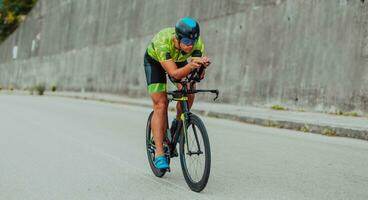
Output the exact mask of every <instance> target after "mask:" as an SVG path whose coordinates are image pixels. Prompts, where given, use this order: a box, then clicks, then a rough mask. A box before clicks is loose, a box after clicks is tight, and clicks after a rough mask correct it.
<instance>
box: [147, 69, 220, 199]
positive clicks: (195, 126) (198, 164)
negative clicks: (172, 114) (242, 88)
mask: <svg viewBox="0 0 368 200" xmlns="http://www.w3.org/2000/svg"><path fill="white" fill-rule="evenodd" d="M203 70H204V67H203V66H202V67H201V68H200V69H199V70H194V71H193V72H192V73H191V74H190V75H189V76H187V77H186V78H184V79H183V80H181V81H179V82H180V83H181V85H182V86H183V87H182V88H181V89H180V90H175V91H169V92H167V95H168V101H169V103H170V102H172V101H179V102H180V107H181V110H182V114H181V120H180V121H179V123H178V125H177V127H176V129H175V130H174V128H172V127H169V123H168V121H167V124H168V126H167V127H168V128H167V130H166V134H165V138H164V150H165V155H166V157H167V160H168V162H169V163H170V159H172V158H174V157H177V156H178V153H177V150H176V146H177V144H179V155H180V163H181V168H182V172H183V175H184V178H185V181H186V183H187V185H188V186H189V188H190V189H191V190H193V191H195V192H200V191H202V190H203V189H204V188H205V187H206V185H207V182H208V179H209V176H210V171H211V149H210V141H209V138H208V134H207V130H206V127H205V125H204V124H203V122H202V120H201V119H200V118H199V117H198V116H197V115H195V114H193V113H191V112H190V110H189V105H188V95H189V94H195V93H214V94H216V97H215V98H214V101H215V100H216V99H217V98H218V95H219V91H218V90H197V89H194V87H193V86H194V84H195V83H197V82H200V81H201V79H200V75H201V74H202V72H203ZM152 115H153V111H152V112H151V114H150V115H149V117H148V120H147V127H146V148H147V156H148V161H149V165H150V167H151V169H152V172H153V173H154V174H155V175H156V176H157V177H163V176H164V175H165V173H166V172H170V168H169V169H167V170H159V169H157V168H156V167H155V165H154V161H155V149H156V147H155V142H154V140H153V134H152V131H151V119H152ZM167 119H168V118H167Z"/></svg>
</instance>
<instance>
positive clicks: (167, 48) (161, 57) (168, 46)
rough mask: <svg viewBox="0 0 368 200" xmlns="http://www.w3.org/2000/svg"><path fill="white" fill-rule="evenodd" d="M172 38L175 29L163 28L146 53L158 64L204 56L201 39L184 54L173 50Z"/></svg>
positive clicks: (175, 49)
mask: <svg viewBox="0 0 368 200" xmlns="http://www.w3.org/2000/svg"><path fill="white" fill-rule="evenodd" d="M173 36H175V28H165V29H162V30H161V31H160V32H158V33H157V34H156V35H155V36H154V37H153V39H152V41H151V43H150V44H149V45H148V47H147V53H148V55H149V56H150V57H152V58H153V59H155V60H156V61H158V62H162V61H165V60H170V59H171V60H172V61H174V62H184V61H186V60H187V59H188V58H189V57H202V55H204V44H203V42H202V39H201V37H199V39H198V41H197V42H196V43H195V44H194V46H193V49H192V51H191V52H189V53H185V52H182V51H180V50H179V49H177V48H175V45H174V41H173Z"/></svg>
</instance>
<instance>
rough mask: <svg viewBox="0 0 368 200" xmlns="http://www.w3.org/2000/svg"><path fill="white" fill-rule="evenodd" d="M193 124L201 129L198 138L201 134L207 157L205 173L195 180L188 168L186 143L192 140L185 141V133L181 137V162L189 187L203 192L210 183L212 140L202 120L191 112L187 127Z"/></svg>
mask: <svg viewBox="0 0 368 200" xmlns="http://www.w3.org/2000/svg"><path fill="white" fill-rule="evenodd" d="M193 125H194V126H195V127H197V128H198V130H199V131H197V138H199V135H200V137H201V138H202V140H203V147H201V148H204V151H203V152H204V155H205V158H204V160H205V164H204V170H203V174H202V176H201V178H200V179H199V180H198V181H195V180H193V178H192V174H191V172H190V170H188V164H189V163H188V160H187V159H186V154H187V153H186V152H185V151H187V149H186V148H187V147H186V145H185V144H186V142H190V141H185V138H184V134H182V135H181V138H180V163H181V168H182V171H183V175H184V178H185V181H186V183H187V185H188V186H189V188H190V189H191V190H192V191H195V192H201V191H202V190H203V189H204V188H205V187H206V185H207V183H208V179H209V177H210V171H211V149H210V142H209V138H208V134H207V130H206V127H205V126H204V124H203V122H202V120H201V119H200V118H199V117H198V116H196V115H194V114H191V115H190V120H189V123H188V124H187V125H186V129H187V130H188V128H190V127H192V126H193ZM187 133H188V136H187V137H188V140H190V137H191V135H190V131H187ZM193 133H194V130H193ZM198 133H200V134H199V135H198ZM194 134H195V133H194ZM194 134H193V135H194ZM197 140H198V139H197ZM196 143H197V142H196ZM197 144H198V143H197ZM191 146H193V145H191ZM202 150H203V149H202ZM189 156H191V155H189Z"/></svg>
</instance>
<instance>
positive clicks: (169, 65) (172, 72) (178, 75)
mask: <svg viewBox="0 0 368 200" xmlns="http://www.w3.org/2000/svg"><path fill="white" fill-rule="evenodd" d="M160 63H161V65H162V67H163V68H164V69H165V71H166V72H167V73H168V74H169V76H171V77H173V78H174V79H177V80H180V79H182V78H184V77H186V76H187V75H188V74H189V73H190V72H191V71H192V70H193V69H195V68H199V67H200V66H201V64H200V63H199V62H196V61H192V62H190V63H188V64H187V65H185V66H184V67H181V68H178V67H177V66H176V64H175V62H174V61H172V60H171V59H170V60H165V61H162V62H160Z"/></svg>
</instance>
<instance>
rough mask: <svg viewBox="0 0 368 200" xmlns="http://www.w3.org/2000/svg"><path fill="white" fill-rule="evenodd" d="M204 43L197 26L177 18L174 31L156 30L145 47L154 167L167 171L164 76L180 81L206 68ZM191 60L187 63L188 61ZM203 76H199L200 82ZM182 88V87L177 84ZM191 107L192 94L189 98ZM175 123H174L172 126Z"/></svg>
mask: <svg viewBox="0 0 368 200" xmlns="http://www.w3.org/2000/svg"><path fill="white" fill-rule="evenodd" d="M203 54H204V44H203V41H202V39H201V37H200V30H199V24H198V22H197V21H196V20H194V19H193V18H189V17H185V18H181V19H179V21H178V22H177V23H176V24H175V28H174V27H172V28H165V29H162V30H161V31H159V32H158V33H157V34H156V35H155V36H154V37H153V39H152V41H151V42H150V44H149V45H148V47H147V49H146V52H145V55H144V69H145V73H146V81H147V85H148V93H149V94H150V96H151V99H152V102H153V110H154V113H153V116H152V122H151V127H152V132H153V138H154V141H155V145H156V158H155V167H156V168H158V169H167V168H169V164H168V161H167V159H166V157H165V155H164V154H165V152H164V149H163V140H164V137H165V132H166V129H167V123H166V122H167V107H168V101H167V95H166V73H167V74H168V76H169V78H170V80H180V79H182V78H184V77H186V76H187V75H188V74H190V73H191V72H192V71H193V70H194V69H197V68H199V67H201V66H202V65H203V66H205V67H207V66H208V65H209V63H210V62H209V59H208V57H205V56H203ZM189 58H191V60H190V62H188V61H187V59H189ZM203 77H204V73H203V74H202V75H201V78H202V79H203ZM177 87H178V89H181V87H182V86H181V84H177ZM188 100H189V107H191V106H192V104H193V100H194V94H193V95H190V96H189V97H188ZM176 108H177V116H176V120H179V119H180V115H181V110H180V106H179V102H178V104H177V106H176ZM175 123H177V122H176V121H175V120H174V121H173V125H175Z"/></svg>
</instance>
